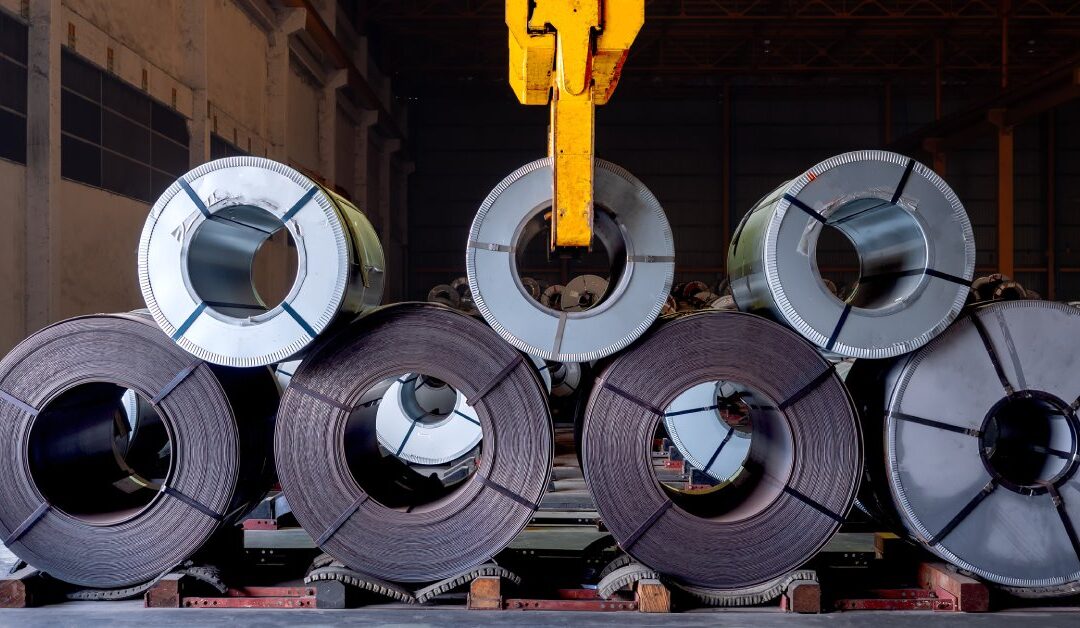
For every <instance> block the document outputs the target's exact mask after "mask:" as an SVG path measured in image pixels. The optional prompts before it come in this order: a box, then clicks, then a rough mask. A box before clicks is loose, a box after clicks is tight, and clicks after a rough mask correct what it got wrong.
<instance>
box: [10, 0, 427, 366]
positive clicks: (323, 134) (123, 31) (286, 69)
mask: <svg viewBox="0 0 1080 628" xmlns="http://www.w3.org/2000/svg"><path fill="white" fill-rule="evenodd" d="M335 6H336V3H334V2H323V3H320V4H319V12H320V14H321V15H322V17H323V19H324V20H325V21H326V22H327V23H328V24H331V25H337V29H338V31H339V32H338V33H337V36H338V37H339V40H340V41H341V43H342V45H343V46H344V47H345V48H346V50H348V51H350V54H352V55H353V56H354V58H355V61H356V63H357V65H358V67H360V68H362V69H363V70H362V71H367V72H369V73H370V75H371V76H370V78H371V80H372V84H373V85H375V88H376V89H378V90H380V93H382V94H383V95H384V96H385V101H384V106H385V107H386V108H387V109H391V108H396V109H400V107H399V106H397V105H396V104H395V103H394V101H393V99H392V98H391V92H390V90H389V89H388V87H389V81H388V79H386V77H384V76H382V75H381V74H379V72H378V69H377V68H375V67H374V66H373V65H372V64H371V62H370V60H369V59H368V57H367V54H366V42H365V41H363V40H362V39H361V38H359V37H357V36H356V34H355V33H354V32H353V31H352V30H351V28H349V27H348V25H345V24H342V23H340V21H339V20H336V19H335V16H334V14H333V13H334V7H335ZM0 10H5V11H6V12H7V13H8V14H9V15H16V16H21V19H22V20H23V21H27V20H28V19H33V16H34V15H51V16H52V18H51V19H50V20H47V23H46V24H45V25H44V26H43V28H45V29H46V30H47V31H48V33H50V37H53V38H55V39H53V41H56V42H58V44H57V46H56V51H55V54H52V55H46V56H39V58H38V59H37V62H38V63H40V64H42V67H43V70H44V71H43V73H42V74H41V75H40V79H39V80H41V81H42V83H41V84H42V85H48V84H49V82H50V81H51V80H54V79H56V78H58V77H59V59H60V55H59V48H60V46H61V45H62V46H65V47H67V48H68V49H70V50H72V51H74V52H75V53H76V54H77V55H79V56H81V57H83V58H84V59H87V60H89V61H90V62H91V63H93V64H95V65H97V66H98V67H99V68H102V69H105V70H107V71H109V72H111V73H112V74H113V75H115V76H117V77H118V78H120V79H122V80H124V81H126V82H127V83H129V84H131V85H133V86H135V87H136V88H139V89H142V90H144V91H145V92H146V93H148V94H149V95H150V96H151V97H153V98H154V99H156V100H158V101H160V102H161V103H163V104H165V105H167V106H170V107H172V108H173V109H174V110H175V111H177V112H179V113H180V114H181V115H182V116H183V117H184V118H186V119H187V122H188V127H189V132H190V135H191V138H192V139H191V150H190V152H191V159H190V164H191V165H192V166H194V165H197V164H200V163H203V162H204V161H205V160H207V159H208V158H209V156H210V152H209V137H210V135H211V134H217V135H220V136H221V137H222V138H224V139H225V140H227V141H228V142H230V143H232V144H234V145H235V146H237V147H238V148H239V149H240V150H242V151H245V152H249V153H252V154H256V155H260V156H269V157H271V158H275V159H280V160H283V161H286V162H287V163H289V164H290V165H293V166H296V167H299V168H301V169H303V170H304V171H306V172H308V173H309V174H311V175H312V176H314V177H316V178H318V179H319V180H320V181H322V182H324V183H325V184H327V185H330V186H332V187H335V188H336V189H338V191H340V192H341V193H343V194H344V195H346V196H347V197H349V198H351V199H354V200H355V201H356V202H357V204H358V205H359V206H360V207H361V208H362V209H364V210H365V211H366V212H368V213H369V215H370V216H371V218H372V220H373V222H376V223H379V222H380V215H382V216H389V215H395V214H399V215H400V216H399V223H397V224H398V226H397V228H398V230H403V229H404V225H403V223H401V222H400V220H402V219H403V217H404V216H405V214H406V207H405V194H404V189H405V187H404V180H399V181H395V183H396V185H397V188H398V189H400V190H402V192H401V193H397V194H393V195H392V198H391V190H392V189H394V187H393V186H388V185H383V184H382V183H383V182H384V181H385V180H387V176H389V177H391V178H393V177H405V176H408V168H398V169H396V170H393V171H391V173H390V174H389V175H385V174H383V173H382V171H381V168H380V165H381V164H382V163H383V162H388V161H389V160H390V159H391V158H390V154H389V153H386V154H383V151H385V149H386V144H387V143H386V142H385V141H384V138H383V137H382V134H384V133H385V130H384V127H383V126H380V125H379V122H380V121H379V120H378V118H377V116H374V115H373V114H372V112H370V111H365V110H363V109H360V108H359V107H358V106H357V105H356V104H354V103H352V102H351V100H350V98H349V96H348V95H349V87H348V86H347V85H346V84H345V83H344V82H343V81H342V80H341V79H342V76H343V74H342V73H341V72H340V71H338V70H337V69H336V68H334V67H332V66H330V65H328V63H329V62H328V61H327V60H326V59H325V58H324V56H323V55H322V54H321V53H320V52H319V51H318V46H317V44H316V43H315V42H314V40H312V39H311V38H310V37H309V36H308V35H307V34H306V33H305V32H304V30H303V29H304V24H305V19H304V15H303V14H302V12H301V14H297V13H295V12H293V11H285V10H282V8H281V7H280V5H279V4H278V3H276V2H271V1H269V0H29V2H24V0H0ZM39 40H40V38H39ZM41 48H42V49H44V50H46V51H47V50H49V47H48V45H43V46H41ZM33 54H34V46H33V45H31V62H32V63H33V62H34V61H35V57H34V56H33ZM51 64H55V65H51ZM39 92H40V94H41V95H39V96H38V98H39V100H38V101H33V99H34V98H35V96H34V92H33V90H31V96H30V100H31V102H29V106H30V110H31V111H32V112H35V111H36V112H38V113H36V114H35V115H36V116H37V120H38V122H37V123H38V124H39V125H40V124H42V123H44V126H42V127H41V128H42V129H43V131H42V132H43V134H44V135H43V137H44V138H45V139H46V140H47V141H46V142H45V143H44V145H43V146H44V148H45V149H46V150H42V151H41V152H39V153H36V155H37V156H36V157H35V158H34V159H36V160H37V161H35V163H38V164H39V166H38V168H37V170H35V169H34V168H28V167H25V166H23V165H20V164H14V163H11V162H6V161H2V160H0V190H4V194H3V195H2V196H0V285H2V286H3V288H4V289H3V290H0V355H2V354H3V353H4V352H6V351H7V350H8V349H9V348H10V347H11V346H13V345H14V344H16V343H17V342H18V341H19V340H21V339H22V338H24V337H25V336H26V335H28V334H29V333H31V332H33V331H34V330H35V329H36V328H37V327H39V326H40V325H42V324H45V323H47V322H50V321H56V320H61V319H63V318H67V317H70V316H76V315H79V314H87V313H95V312H109V311H124V310H129V309H132V308H136V307H141V306H142V297H141V294H140V292H139V286H138V282H137V269H136V248H137V244H138V239H139V235H140V233H141V231H142V226H143V223H144V222H145V219H146V214H147V211H148V209H149V207H148V205H147V204H146V203H144V202H140V201H137V200H134V199H132V198H128V197H125V196H121V195H118V194H114V193H112V192H109V191H106V190H103V189H98V188H95V187H91V186H87V185H84V184H82V183H78V182H75V181H71V180H67V179H62V178H60V177H58V176H57V177H56V178H55V180H53V181H52V182H51V183H50V179H49V178H48V177H40V178H39V177H38V176H37V175H31V174H28V172H31V171H35V172H54V171H55V172H59V160H60V157H61V156H60V154H59V153H60V148H59V141H60V140H59V138H60V131H59V125H60V116H59V113H60V112H59V105H58V103H59V98H56V99H55V101H54V102H55V103H57V104H54V105H51V106H50V105H49V103H50V96H49V92H48V91H46V90H45V89H44V88H43V89H41V90H39ZM42 98H43V99H42ZM53 115H55V118H53V117H50V116H53ZM365 120H366V123H364V121H365ZM53 169H55V170H53ZM369 175H370V176H371V181H370V182H369V180H368V179H369ZM42 190H45V191H44V192H42ZM28 191H34V192H35V195H36V196H35V198H39V199H40V198H44V199H49V200H48V202H47V203H46V205H47V206H46V207H44V208H41V207H28V201H27V192H28ZM381 222H382V223H386V227H385V228H386V229H388V231H386V232H385V233H384V238H388V239H389V241H390V242H392V243H396V244H392V245H389V246H388V249H390V250H388V256H392V257H393V258H395V259H396V260H397V261H396V262H395V263H403V262H402V260H403V259H404V253H403V250H404V249H403V247H404V246H405V243H406V242H407V237H406V236H405V235H404V234H402V233H394V231H393V226H392V225H390V224H389V223H390V221H389V220H386V219H383V220H382V221H381ZM31 235H34V236H35V239H32V238H31ZM31 241H41V242H44V245H43V246H44V247H46V248H47V251H46V252H44V253H41V252H38V253H36V254H35V251H37V250H38V247H34V246H30V245H27V243H28V242H31ZM282 247H284V245H283V244H282ZM43 250H44V249H43ZM283 251H285V250H284V248H283ZM281 257H282V258H288V257H289V255H288V254H287V251H285V252H284V254H283V255H282V256H281ZM34 260H39V261H40V260H47V261H48V263H47V264H45V265H44V266H43V267H42V268H41V269H40V270H39V271H35V272H28V268H37V266H36V265H35V264H34V263H32V262H33V261H34ZM271 263H276V262H274V261H271ZM278 270H280V269H276V270H274V269H272V270H271V272H270V273H269V274H270V276H271V277H272V280H274V281H279V280H280V281H283V280H284V273H282V272H278ZM403 285H404V278H403V276H402V275H398V282H397V283H396V284H395V285H394V290H395V291H396V292H393V293H392V294H390V295H389V296H390V298H393V299H399V298H400V296H401V289H402V286H403ZM34 295H37V296H36V299H37V300H36V301H35V303H42V304H44V305H43V307H42V308H40V309H39V310H35V311H34V314H33V315H32V316H31V315H30V314H28V312H29V311H30V309H31V306H30V305H28V302H29V301H28V299H31V298H32V297H34Z"/></svg>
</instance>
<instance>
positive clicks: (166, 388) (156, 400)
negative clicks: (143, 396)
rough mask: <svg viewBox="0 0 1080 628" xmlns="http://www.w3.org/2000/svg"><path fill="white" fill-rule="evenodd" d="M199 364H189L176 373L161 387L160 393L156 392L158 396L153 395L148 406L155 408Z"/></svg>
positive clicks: (198, 362)
mask: <svg viewBox="0 0 1080 628" xmlns="http://www.w3.org/2000/svg"><path fill="white" fill-rule="evenodd" d="M200 364H202V360H195V361H194V362H192V363H191V364H189V365H187V366H185V367H184V368H183V369H181V371H180V372H179V373H177V374H176V376H175V377H173V378H172V379H171V380H170V381H169V383H168V384H165V386H164V387H162V389H161V391H160V392H158V394H156V395H154V398H153V399H151V400H150V405H153V406H156V405H158V404H160V403H161V402H162V401H163V400H164V399H165V397H168V396H169V394H170V393H172V391H173V390H175V389H176V387H177V386H179V385H180V382H182V381H184V380H185V379H187V378H188V375H191V374H192V373H193V372H195V369H197V368H199V365H200Z"/></svg>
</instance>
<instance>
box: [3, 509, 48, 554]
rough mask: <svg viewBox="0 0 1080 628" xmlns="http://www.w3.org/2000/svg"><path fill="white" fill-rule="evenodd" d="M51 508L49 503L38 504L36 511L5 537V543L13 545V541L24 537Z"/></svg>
mask: <svg viewBox="0 0 1080 628" xmlns="http://www.w3.org/2000/svg"><path fill="white" fill-rule="evenodd" d="M50 508H52V506H51V505H50V504H48V503H44V504H41V505H40V506H38V507H37V509H36V510H34V512H32V513H30V516H29V517H27V518H26V521H23V522H22V523H20V524H19V527H17V528H15V530H13V531H12V532H11V534H9V535H8V537H7V538H6V539H4V545H5V546H7V547H11V544H12V543H14V542H15V541H18V540H19V539H20V538H22V536H23V535H24V534H26V533H27V532H29V531H30V528H32V527H34V524H36V523H37V522H38V521H41V518H42V517H44V516H45V513H47V512H49V509H50Z"/></svg>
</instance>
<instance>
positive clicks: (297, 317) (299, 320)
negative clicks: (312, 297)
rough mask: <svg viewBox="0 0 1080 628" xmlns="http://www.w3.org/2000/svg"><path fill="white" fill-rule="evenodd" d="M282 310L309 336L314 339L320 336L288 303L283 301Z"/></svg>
mask: <svg viewBox="0 0 1080 628" xmlns="http://www.w3.org/2000/svg"><path fill="white" fill-rule="evenodd" d="M281 309H283V310H285V313H286V314H288V315H289V316H291V317H292V318H293V320H294V321H296V324H297V325H299V326H301V327H303V328H304V331H305V332H307V335H309V336H311V337H312V338H314V337H315V336H318V335H319V334H318V333H317V332H316V331H315V329H314V328H312V326H311V325H308V322H307V321H305V320H304V317H303V316H300V314H298V313H297V311H296V310H294V309H293V308H292V306H291V305H289V303H288V302H287V301H282V303H281Z"/></svg>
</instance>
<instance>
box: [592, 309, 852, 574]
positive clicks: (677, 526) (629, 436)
mask: <svg viewBox="0 0 1080 628" xmlns="http://www.w3.org/2000/svg"><path fill="white" fill-rule="evenodd" d="M716 381H730V382H738V383H739V384H741V385H744V386H747V387H749V388H752V389H753V390H755V391H756V392H757V393H758V394H759V395H760V397H759V400H758V401H757V402H756V403H758V404H760V406H761V407H760V410H759V412H760V415H759V417H758V418H757V420H756V422H755V423H754V424H753V437H752V442H751V446H750V449H749V452H748V457H747V461H746V463H744V471H745V473H744V474H743V478H742V479H741V480H740V482H739V483H738V485H732V486H729V487H725V488H724V491H727V490H728V489H733V491H731V492H728V493H725V494H726V495H728V497H726V498H724V499H725V500H726V501H725V502H714V503H712V504H710V506H709V508H708V510H709V512H707V513H705V514H693V513H692V512H691V511H690V509H691V504H690V503H689V502H688V501H687V499H686V497H687V496H685V495H681V494H679V493H678V492H677V491H673V490H668V489H667V488H666V487H664V486H662V485H661V484H660V482H659V481H658V479H657V476H656V474H655V472H654V468H653V462H652V460H651V459H650V458H651V456H650V452H651V450H652V442H653V438H654V436H655V434H656V429H657V426H658V424H659V423H660V422H661V421H662V420H664V418H665V415H666V414H668V413H670V412H672V411H671V410H670V405H671V403H672V402H673V401H674V400H675V399H677V398H678V397H679V396H680V395H682V394H683V393H684V392H685V391H687V390H691V389H693V388H694V387H695V386H699V385H701V384H703V383H707V382H716ZM708 409H709V408H707V407H706V408H701V409H700V410H701V411H703V412H704V411H706V410H708ZM718 436H719V434H718ZM582 441H583V443H582V444H583V452H582V454H583V468H584V472H585V479H586V481H587V482H588V485H589V487H590V489H591V491H592V494H593V497H594V498H595V500H596V507H597V510H598V511H599V513H600V516H601V518H602V519H603V521H604V524H605V525H606V526H607V527H608V529H609V530H611V533H612V534H613V535H614V537H615V539H616V540H617V541H618V542H619V545H620V546H621V547H622V548H623V549H624V550H625V551H626V552H627V553H629V554H630V555H632V556H633V557H634V558H636V559H637V560H639V561H641V562H642V563H644V564H646V565H648V566H650V567H652V568H654V569H656V570H657V571H660V572H662V573H664V574H667V575H668V576H669V577H673V578H675V579H677V580H679V581H681V582H683V583H686V584H690V585H695V586H703V587H711V588H714V589H720V590H725V589H740V588H744V587H748V586H753V585H756V584H760V583H763V582H768V581H770V580H772V579H774V578H778V577H780V576H783V575H785V574H787V573H788V572H790V571H791V570H793V569H795V568H796V567H798V566H799V565H801V564H803V563H804V562H805V561H806V560H808V559H809V558H811V557H812V556H813V555H814V554H815V553H816V552H817V551H818V550H819V549H821V547H822V546H823V545H824V544H825V542H826V541H828V539H829V538H830V537H831V536H832V535H833V533H834V532H836V530H837V528H838V527H839V526H840V523H841V522H842V521H843V520H844V517H845V515H846V513H847V512H848V510H849V508H850V507H851V505H852V502H853V500H854V498H855V492H856V489H857V487H858V483H859V478H860V475H861V473H862V445H861V434H860V431H859V425H858V421H857V419H856V417H855V411H854V408H853V406H852V403H851V400H850V398H849V396H848V394H847V391H846V389H845V388H844V385H843V383H842V382H841V381H840V379H839V377H837V375H836V373H835V372H834V371H833V369H832V366H831V365H830V363H829V362H828V361H826V360H825V359H824V358H823V357H822V356H821V355H820V354H819V353H818V352H817V351H816V350H815V348H814V347H813V346H812V345H811V344H810V343H808V342H806V341H805V340H804V339H802V338H801V337H799V336H798V335H797V334H795V333H794V332H791V331H790V330H787V329H785V328H784V327H782V326H780V325H777V324H776V323H773V322H770V321H768V320H765V319H764V318H761V317H758V316H753V315H750V314H745V313H741V312H723V311H707V312H697V313H693V314H688V315H684V316H681V317H678V318H676V319H674V320H672V321H671V322H667V323H665V324H663V325H661V326H659V327H658V328H657V329H656V330H655V331H654V332H652V333H650V335H648V336H647V337H646V338H645V339H643V340H642V341H641V342H640V343H639V344H638V345H636V346H635V347H634V348H633V349H632V350H630V351H628V352H626V353H624V354H622V355H620V356H619V357H618V358H616V359H615V360H614V361H613V362H612V363H611V364H610V365H609V366H608V367H607V369H605V370H604V372H603V373H602V375H601V376H600V378H599V379H598V380H597V382H596V385H595V386H594V387H593V392H592V395H591V397H590V400H589V404H588V408H587V410H586V417H585V426H584V431H583V435H582ZM723 446H724V441H723V439H720V441H719V442H717V443H715V445H714V451H722V449H723ZM715 496H716V497H718V496H719V494H716V495H715ZM698 512H701V511H698Z"/></svg>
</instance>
